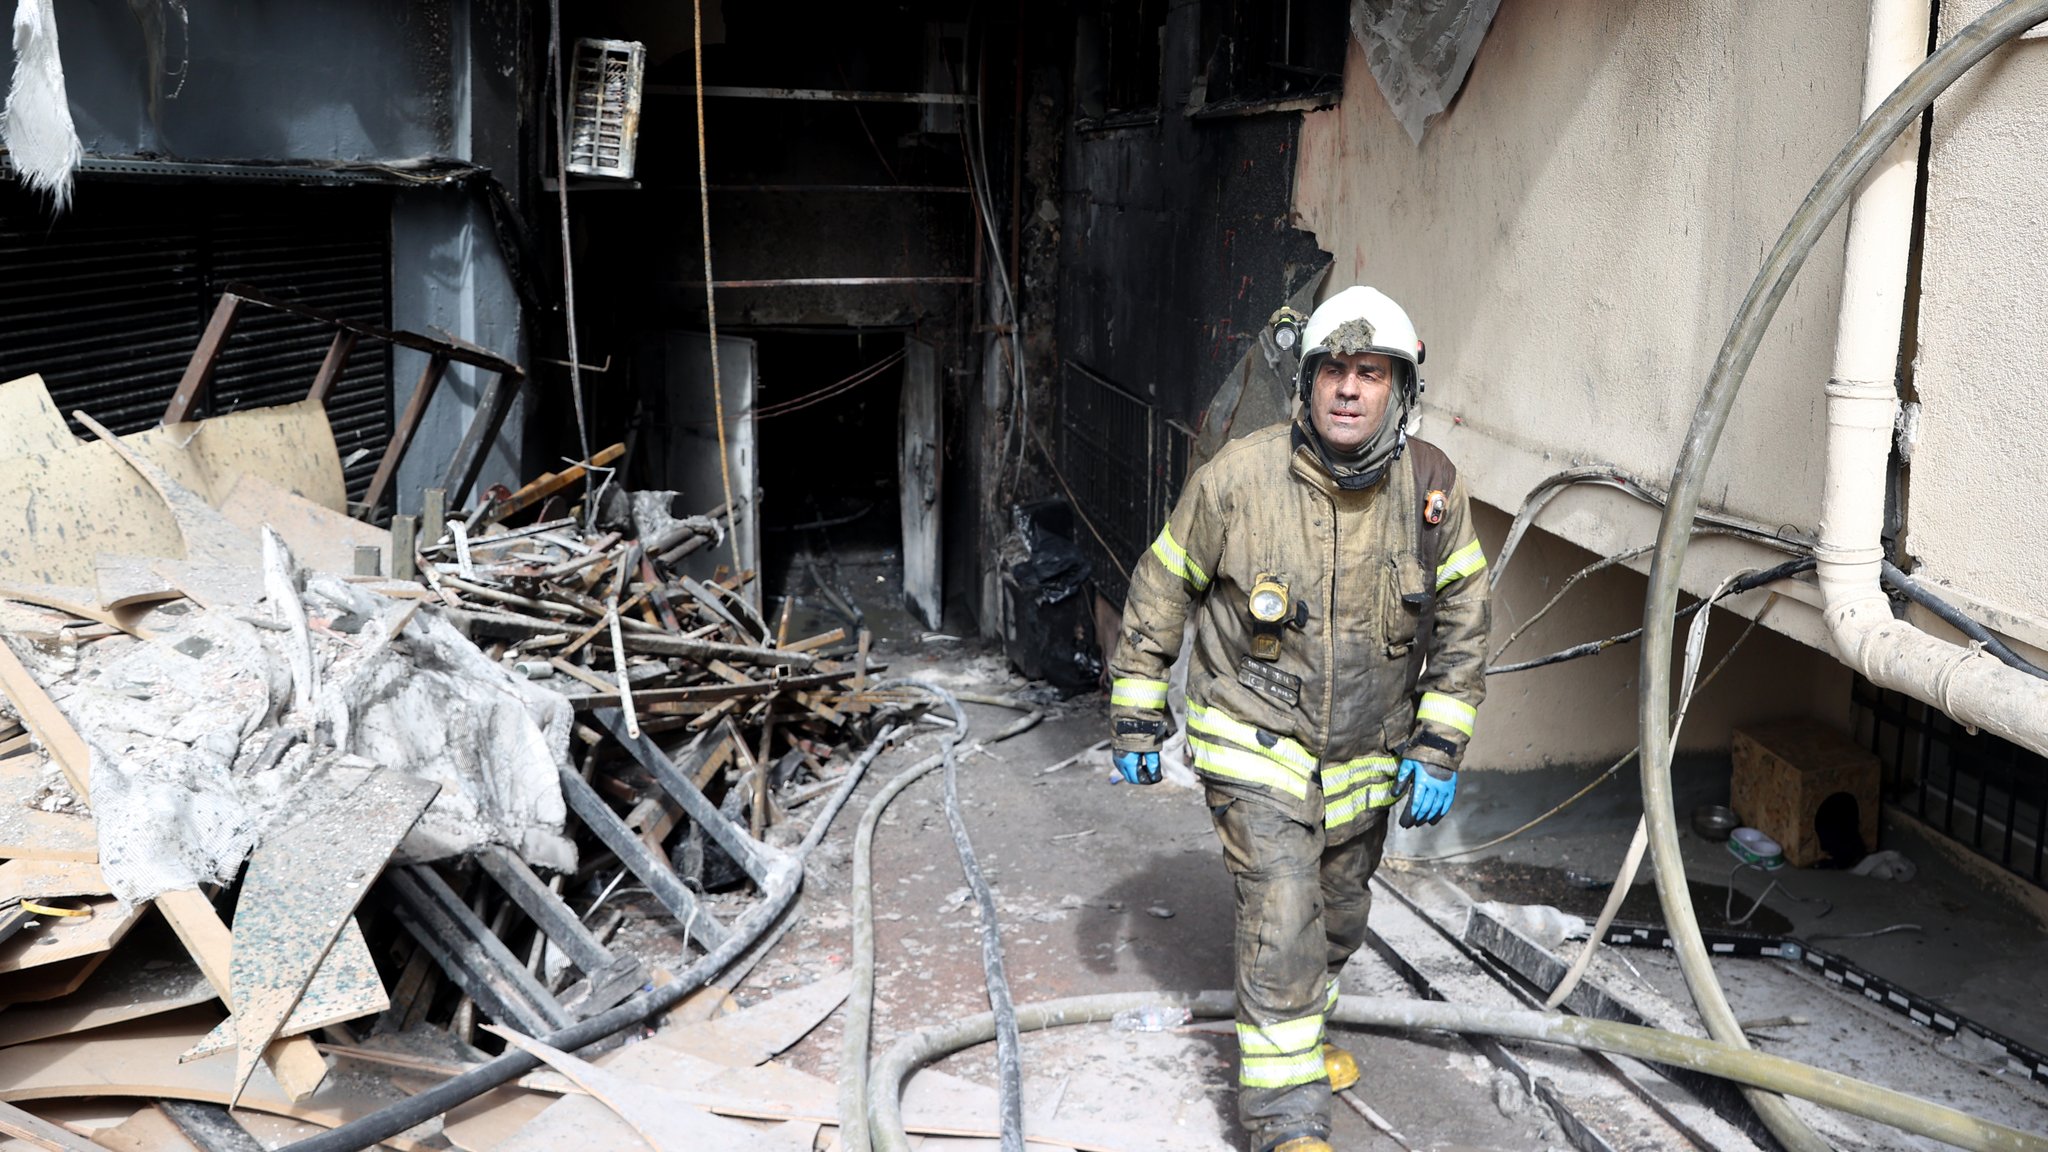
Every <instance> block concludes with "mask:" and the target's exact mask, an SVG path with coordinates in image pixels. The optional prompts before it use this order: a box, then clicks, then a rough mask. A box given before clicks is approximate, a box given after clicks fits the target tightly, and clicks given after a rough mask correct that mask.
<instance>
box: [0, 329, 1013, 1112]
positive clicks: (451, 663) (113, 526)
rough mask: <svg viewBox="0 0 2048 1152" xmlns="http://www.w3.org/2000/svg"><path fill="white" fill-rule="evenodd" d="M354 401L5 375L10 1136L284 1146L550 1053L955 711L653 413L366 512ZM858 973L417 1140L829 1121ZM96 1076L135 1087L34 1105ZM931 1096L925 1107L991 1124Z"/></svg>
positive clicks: (499, 1103) (1, 442) (3, 868)
mask: <svg viewBox="0 0 2048 1152" xmlns="http://www.w3.org/2000/svg"><path fill="white" fill-rule="evenodd" d="M213 351H217V348H216V349H214V350H213ZM209 354H211V353H209ZM317 392H318V389H317V388H316V395H315V396H314V397H310V398H309V399H308V400H307V401H304V402H301V403H298V404H293V405H287V406H282V407H278V408H267V409H259V410H254V411H245V412H237V413H233V414H230V415H226V416H222V417H219V418H216V419H212V420H207V421H201V422H196V423H179V424H176V425H175V426H174V427H172V428H169V429H157V430H153V431H150V432H144V433H137V434H132V435H128V436H117V435H115V434H114V433H113V432H112V431H111V430H109V429H107V428H106V427H104V426H102V425H101V424H99V423H98V422H97V421H95V420H94V419H92V417H91V414H89V413H79V414H77V419H78V422H79V423H80V424H81V425H82V426H84V427H86V428H87V429H88V430H89V431H90V432H91V433H92V438H91V439H90V440H87V441H81V440H78V439H76V438H74V437H73V436H72V434H71V432H70V430H69V428H68V427H67V426H66V424H65V422H64V421H63V420H62V419H61V417H60V416H59V415H58V414H57V409H56V408H55V406H54V405H53V404H52V403H51V402H50V400H49V396H48V393H47V392H46V391H45V390H44V388H43V385H42V382H41V380H40V379H38V378H35V377H30V378H27V379H24V380H19V381H15V382H13V383H11V384H4V385H0V412H5V413H10V414H12V418H13V422H14V426H13V427H9V428H0V505H4V504H9V503H10V502H11V503H12V504H13V505H14V506H16V507H17V510H18V511H21V512H22V513H23V515H24V517H25V522H26V523H28V525H29V528H28V531H27V532H26V534H25V535H23V536H21V537H19V538H16V539H14V540H12V541H9V542H6V543H5V544H4V545H0V693H4V696H5V701H4V708H0V1006H11V1007H9V1008H8V1010H7V1011H5V1012H0V1101H6V1102H9V1104H8V1108H9V1109H10V1110H9V1111H8V1113H7V1115H6V1116H5V1117H0V1128H4V1129H5V1130H6V1131H7V1132H8V1133H10V1134H12V1135H15V1136H17V1137H19V1138H21V1139H25V1140H28V1141H30V1142H31V1143H38V1144H40V1145H41V1146H43V1147H72V1146H86V1145H85V1144H84V1142H83V1140H82V1137H83V1136H91V1137H92V1138H93V1139H94V1140H95V1141H97V1146H101V1147H111V1148H133V1149H138V1150H154V1149H183V1148H187V1147H191V1146H194V1143H193V1142H194V1141H195V1140H201V1141H202V1142H203V1140H226V1141H228V1142H230V1143H233V1142H236V1141H237V1140H238V1139H239V1134H238V1133H237V1132H236V1129H237V1128H240V1129H244V1130H246V1132H247V1133H248V1134H251V1135H252V1136H253V1137H260V1138H261V1139H263V1140H265V1141H269V1142H271V1143H275V1142H277V1141H280V1140H283V1139H285V1138H287V1137H289V1136H291V1135H293V1134H298V1135H303V1134H305V1133H306V1132H309V1131H314V1130H316V1129H315V1128H314V1127H308V1126H309V1125H311V1126H317V1127H331V1126H334V1125H337V1124H341V1123H344V1122H346V1121H348V1120H351V1119H354V1118H357V1117H360V1116H363V1115H366V1114H368V1113H370V1112H372V1111H375V1110H376V1109H378V1108H380V1107H383V1106H385V1105H387V1104H389V1103H390V1102H392V1101H395V1100H399V1099H403V1098H404V1097H406V1096H408V1095H410V1094H411V1093H413V1092H416V1091H418V1090H419V1089H420V1088H422V1087H423V1086H426V1085H429V1084H431V1083H434V1082H436V1081H438V1080H439V1079H441V1078H444V1077H447V1076H452V1075H457V1074H460V1073H461V1072H462V1071H464V1070H465V1069H467V1068H470V1067H474V1066H475V1065H476V1064H477V1063H479V1062H480V1061H482V1060H484V1059H487V1058H488V1057H489V1055H490V1054H491V1053H493V1052H496V1051H502V1050H504V1048H505V1047H506V1046H507V1045H508V1044H509V1045H512V1046H523V1047H527V1048H530V1049H532V1050H535V1051H542V1050H543V1049H544V1048H545V1039H544V1038H545V1037H546V1036H547V1035H548V1034H550V1033H551V1032H553V1031H556V1030H559V1029H560V1028H562V1027H565V1026H568V1025H572V1024H574V1023H575V1022H577V1021H580V1020H585V1019H588V1018H590V1017H591V1016H594V1015H596V1014H598V1013H601V1012H604V1011H606V1010H608V1009H610V1008H613V1007H614V1006H616V1005H618V1004H620V1003H621V1002H623V1001H625V1000H627V999H628V998H630V997H632V996H634V995H636V994H638V993H640V992H642V991H645V990H647V989H648V988H650V987H652V985H653V984H655V983H657V982H665V981H667V980H668V979H670V978H671V977H670V973H671V971H672V970H676V967H675V966H677V965H684V964H688V963H689V962H690V961H691V960H692V959H693V958H694V956H696V955H698V954H701V953H702V952H703V951H706V950H708V949H710V948H712V947H715V946H716V945H717V944H718V943H719V942H721V941H724V940H726V939H728V938H729V937H730V935H731V931H732V923H733V921H734V920H736V919H737V918H738V917H740V916H741V915H743V914H744V913H745V912H746V910H747V909H748V908H749V907H751V906H753V905H754V903H755V901H757V900H758V899H759V898H760V897H761V896H762V895H764V894H765V893H766V892H768V890H769V887H770V882H771V880H772V879H773V878H774V877H775V876H777V875H780V874H781V873H780V872H779V871H778V870H780V869H786V868H787V866H788V865H787V860H788V857H787V854H786V852H785V850H786V849H787V848H789V847H790V846H792V845H794V844H795V843H796V842H797V841H798V840H799V839H801V837H802V835H803V833H804V832H805V831H806V829H807V828H808V825H809V822H810V819H811V818H813V815H814V814H815V813H816V812H817V811H818V810H819V809H821V808H823V807H825V805H822V804H819V803H817V802H818V801H820V800H821V799H822V798H823V797H824V796H825V795H827V794H828V793H829V792H831V791H833V790H834V789H836V788H837V787H838V785H839V784H840V782H842V781H843V780H844V779H845V778H846V771H847V766H848V765H849V764H850V763H851V762H852V761H853V759H854V757H855V756H856V755H857V754H858V753H859V752H860V751H861V750H862V749H863V748H865V747H867V746H868V745H869V744H871V743H872V742H873V741H874V740H875V739H876V737H877V735H878V733H879V732H880V731H881V730H882V729H883V728H884V727H885V726H886V725H887V724H889V723H890V722H892V721H894V720H900V719H902V718H903V717H904V715H905V714H906V713H908V712H911V711H913V710H916V709H919V708H922V707H925V706H926V701H924V700H923V699H922V698H920V697H919V696H917V695H916V694H914V693H913V694H899V693H893V692H889V691H881V690H876V689H873V688H871V687H870V683H871V677H872V676H873V675H874V674H875V673H876V672H878V671H880V666H879V665H876V664H874V663H873V662H872V661H871V660H870V659H869V657H868V648H869V644H868V637H867V636H866V635H865V634H859V635H848V634H846V633H845V632H843V631H839V630H834V631H831V632H827V633H825V634H822V635H812V636H791V635H789V620H788V617H787V615H786V614H785V615H784V616H783V617H781V618H779V619H776V620H772V621H771V620H769V619H767V618H765V617H764V616H763V615H762V614H761V612H760V611H759V609H758V607H757V599H756V597H757V593H756V591H755V588H754V580H755V574H754V573H753V572H735V571H732V570H730V569H729V568H725V567H723V566H721V565H720V563H719V562H718V559H717V558H718V557H720V556H721V555H723V552H722V550H721V549H720V548H719V547H718V545H719V544H720V543H721V542H722V541H723V540H724V538H725V533H726V532H727V531H728V530H729V522H728V520H729V518H728V515H727V511H726V510H725V509H723V508H720V509H714V510H711V511H709V512H703V513H692V512H689V511H680V512H679V511H678V510H677V509H676V507H675V505H676V503H677V497H676V494H674V493H667V492H627V491H623V490H621V489H619V488H618V487H617V486H616V485H614V484H612V483H610V482H606V483H604V484H598V483H596V482H595V479H596V478H597V477H599V476H606V475H610V474H611V469H610V468H609V467H608V466H610V465H612V464H614V463H615V462H616V461H617V460H618V459H619V458H620V457H621V456H622V455H623V452H624V450H623V448H622V447H621V446H618V445H614V446H612V447H610V448H607V449H605V450H604V451H602V452H599V453H597V454H596V455H595V456H594V458H593V459H592V460H591V461H589V462H588V463H587V464H584V463H577V464H572V465H570V466H567V467H563V468H561V469H559V470H557V471H554V472H549V473H547V474H544V475H542V476H540V477H538V478H537V479H535V480H534V481H533V482H532V483H530V484H528V485H526V486H525V487H523V488H520V489H518V490H516V491H508V490H506V489H504V488H495V489H491V490H489V491H486V492H482V493H480V494H479V495H478V497H477V498H476V499H475V500H474V501H471V502H467V504H466V506H458V507H451V506H450V501H449V500H448V494H447V493H445V492H444V491H442V490H439V489H434V490H429V491H428V492H427V493H426V495H425V501H424V507H423V508H422V509H421V511H420V514H418V515H401V516H396V517H393V518H392V519H391V526H390V528H389V529H388V530H387V529H386V528H384V527H379V526H377V525H374V524H371V523H366V522H364V521H363V520H361V519H358V518H357V516H358V515H360V514H361V513H363V512H364V511H365V510H366V509H364V508H363V507H362V506H359V505H350V504H349V503H347V496H346V493H345V490H344V484H343V479H342V474H341V465H340V459H339V455H338V453H337V452H336V451H335V450H334V447H333V441H332V434H331V432H330V431H329V429H328V425H327V421H326V415H325V412H324V409H323V407H322V404H321V402H320V398H319V397H318V395H317ZM181 416H182V411H181ZM490 431H493V432H494V431H495V429H491V430H490ZM396 454H398V455H402V454H403V448H400V449H398V450H396ZM394 459H395V456H394ZM458 500H459V497H458ZM53 517H55V519H53ZM653 922H659V923H661V924H663V925H665V927H664V928H662V929H660V930H657V931H655V932H653V933H652V934H651V935H650V932H649V930H648V929H649V928H650V927H651V926H652V923H653ZM650 938H661V939H662V940H663V941H664V947H665V949H666V950H665V952H663V953H662V954H661V955H659V956H653V955H642V954H636V952H635V951H633V950H630V949H628V948H626V947H625V942H626V941H628V940H647V939H650ZM678 948H680V949H681V954H680V955H677V949H678ZM848 987H849V981H848V980H847V978H846V977H845V976H844V975H843V974H842V975H838V976H832V977H827V978H826V979H824V980H821V981H820V982H818V983H816V984H814V985H812V986H810V987H807V988H801V989H798V990H795V991H792V992H790V993H787V994H785V995H783V996H780V997H777V998H774V999H772V1000H770V1001H767V1002H765V1003H763V1004H760V1005H757V1006H755V1007H754V1008H751V1009H748V1010H746V1011H744V1012H739V1013H738V1014H736V1015H734V1014H729V1012H727V1010H728V1009H730V1008H731V1007H732V1001H731V1000H730V997H727V996H725V994H724V993H723V992H715V990H710V989H707V990H706V992H707V994H709V995H711V999H709V1000H707V999H706V998H705V997H704V996H698V997H695V998H692V999H691V1000H689V1001H686V1002H685V1003H684V1005H682V1006H681V1007H678V1008H677V1009H674V1010H673V1011H672V1012H671V1013H670V1014H668V1016H667V1017H666V1018H665V1019H658V1020H656V1021H654V1022H653V1023H654V1024H655V1025H656V1027H655V1028H654V1030H653V1031H652V1032H651V1034H650V1033H649V1032H648V1031H647V1030H646V1029H642V1032H641V1035H642V1036H644V1037H651V1039H652V1040H653V1041H658V1042H660V1047H659V1048H657V1047H655V1046H653V1045H651V1044H647V1043H642V1044H629V1045H627V1046H625V1047H624V1048H615V1049H613V1050H611V1051H609V1052H606V1053H604V1054H603V1055H600V1056H598V1057H597V1058H596V1059H595V1061H592V1060H589V1059H583V1058H578V1057H575V1056H571V1055H568V1054H565V1053H557V1052H554V1051H553V1050H552V1049H547V1050H546V1054H547V1055H548V1058H549V1060H550V1062H551V1063H553V1064H554V1065H555V1066H556V1067H557V1068H560V1069H562V1070H563V1071H566V1072H568V1073H569V1075H566V1076H565V1075H563V1074H562V1072H560V1071H543V1072H538V1073H534V1074H531V1075H529V1076H527V1077H525V1078H523V1079H522V1080H521V1081H519V1082H518V1083H517V1084H516V1085H515V1086H509V1087H506V1088H503V1089H499V1090H496V1091H493V1092H491V1093H488V1094H486V1095H485V1096H483V1097H481V1098H479V1099H478V1100H475V1101H472V1102H471V1103H469V1104H467V1105H464V1106H463V1107H461V1108H458V1109H456V1110H455V1112H453V1113H451V1114H450V1115H448V1116H445V1117H439V1118H436V1119H433V1120H431V1121H429V1122H428V1123H426V1124H423V1125H421V1126H420V1127H418V1128H415V1129H413V1130H411V1131H408V1132H406V1133H404V1134H401V1135H400V1136H397V1137H393V1138H390V1139H388V1140H386V1141H385V1142H384V1146H386V1147H393V1148H399V1149H413V1148H421V1149H424V1148H430V1147H432V1148H440V1147H447V1146H450V1145H452V1146H454V1147H457V1148H468V1149H479V1150H480V1149H486V1148H499V1147H502V1148H506V1149H509V1150H515V1152H516V1149H518V1148H522V1147H532V1148H542V1147H558V1146H564V1145H565V1144H569V1143H575V1144H577V1145H579V1146H599V1145H601V1144H602V1143H603V1141H602V1139H600V1137H601V1136H602V1134H603V1133H606V1132H611V1133H613V1135H615V1136H618V1137H619V1139H620V1140H621V1141H622V1143H621V1145H620V1146H622V1147H632V1146H646V1145H650V1144H651V1145H652V1146H655V1147H675V1148H681V1147H691V1148H699V1147H701V1148H711V1147H732V1148H759V1149H789V1150H790V1152H797V1150H808V1149H813V1148H817V1147H825V1146H829V1145H830V1144H831V1142H832V1141H833V1139H834V1135H833V1133H834V1131H835V1129H834V1127H833V1125H834V1124H835V1123H836V1114H835V1113H834V1111H833V1110H832V1108H831V1106H830V1101H831V1096H832V1094H831V1086H830V1085H828V1084H825V1083H824V1082H822V1081H815V1080H811V1079H810V1078H808V1077H805V1076H803V1074H801V1073H798V1072H796V1071H794V1070H792V1069H787V1068H781V1067H778V1066H776V1065H774V1064H772V1063H770V1061H771V1059H772V1058H773V1057H774V1056H775V1055H776V1053H778V1052H780V1051H781V1050H783V1049H784V1048H787V1047H788V1046H790V1045H791V1044H794V1043H795V1042H796V1041H798V1040H799V1039H801V1038H802V1037H803V1036H804V1035H805V1034H806V1033H807V1032H809V1031H811V1030H812V1029H813V1028H815V1027H816V1026H817V1024H818V1023H819V1022H820V1021H821V1020H823V1019H824V1018H825V1017H826V1016H828V1015H830V1014H831V1013H832V1012H833V1011H834V1009H835V1008H836V1007H837V1006H838V1005H839V1003H840V1002H841V1001H842V1000H843V999H844V998H845V996H846V994H847V988H848ZM719 1001H723V1005H724V1007H723V1008H719V1007H718V1002H719ZM700 1005H711V1006H712V1008H713V1011H708V1012H707V1011H702V1010H699V1006H700ZM721 1078H728V1079H721ZM730 1078H737V1079H730ZM728 1081H729V1082H728ZM920 1082H928V1077H926V1078H920ZM927 1091H928V1089H927ZM591 1092H595V1093H596V1097H595V1098H593V1096H591V1095H589V1094H588V1093H591ZM88 1097H90V1098H95V1099H103V1098H112V1099H116V1100H126V1101H127V1102H128V1105H129V1107H127V1108H126V1109H125V1110H123V1109H121V1108H115V1109H111V1110H107V1114H108V1115H110V1116H112V1119H108V1120H105V1121H104V1122H102V1123H99V1124H97V1125H93V1124H81V1123H79V1122H77V1121H75V1120H73V1121H70V1122H69V1124H70V1126H69V1127H68V1128H67V1127H64V1126H62V1125H59V1124H55V1123H53V1122H51V1121H50V1120H47V1119H45V1118H43V1117H40V1116H38V1115H37V1114H36V1112H35V1110H36V1109H37V1108H39V1107H45V1108H47V1107H51V1106H54V1105H56V1104H57V1103H58V1102H63V1101H72V1100H78V1099H81V1098H88ZM917 1099H918V1097H917V1096H916V1095H915V1094H913V1097H912V1104H913V1107H911V1109H910V1115H911V1119H912V1121H913V1124H912V1128H913V1130H914V1131H931V1132H948V1133H954V1134H980V1133H981V1132H982V1130H983V1128H984V1127H985V1125H981V1124H980V1123H979V1122H977V1121H974V1120H971V1119H967V1118H965V1117H964V1116H963V1115H961V1114H958V1113H957V1112H956V1113H955V1114H951V1115H934V1114H929V1113H930V1108H929V1107H925V1109H924V1111H923V1112H920V1106H918V1105H917ZM178 1101H184V1102H197V1103H189V1104H174V1103H173V1102H178ZM230 1104H232V1105H233V1107H234V1111H233V1112H223V1111H221V1110H220V1109H219V1107H218V1106H219V1105H230ZM52 1115H53V1116H58V1118H59V1119H62V1118H63V1116H68V1115H70V1113H64V1114H63V1115H59V1114H58V1113H54V1112H53V1113H52ZM920 1125H922V1127H920ZM593 1140H595V1141H596V1143H593ZM67 1141H68V1143H67Z"/></svg>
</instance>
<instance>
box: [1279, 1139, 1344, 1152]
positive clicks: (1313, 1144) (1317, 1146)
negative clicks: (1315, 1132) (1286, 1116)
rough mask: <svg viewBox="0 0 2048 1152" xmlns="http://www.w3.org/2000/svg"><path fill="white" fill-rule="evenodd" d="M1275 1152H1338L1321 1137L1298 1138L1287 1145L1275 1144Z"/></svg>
mask: <svg viewBox="0 0 2048 1152" xmlns="http://www.w3.org/2000/svg"><path fill="white" fill-rule="evenodd" d="M1273 1152H1337V1150H1336V1149H1335V1148H1333V1147H1331V1146H1330V1142H1329V1141H1328V1140H1325V1139H1323V1138H1322V1137H1320V1136H1296V1137H1295V1138H1294V1139H1292V1140H1289V1141H1287V1142H1286V1143H1285V1144H1275V1145H1274V1146H1273Z"/></svg>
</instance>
